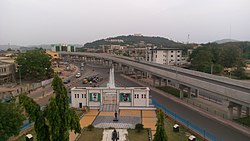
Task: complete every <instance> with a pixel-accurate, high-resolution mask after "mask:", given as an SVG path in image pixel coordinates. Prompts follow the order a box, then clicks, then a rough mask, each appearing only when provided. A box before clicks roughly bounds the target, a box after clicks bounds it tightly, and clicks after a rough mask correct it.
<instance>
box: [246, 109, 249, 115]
mask: <svg viewBox="0 0 250 141" xmlns="http://www.w3.org/2000/svg"><path fill="white" fill-rule="evenodd" d="M246 116H249V107H247V108H246Z"/></svg>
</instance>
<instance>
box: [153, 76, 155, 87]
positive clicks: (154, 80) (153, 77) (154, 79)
mask: <svg viewBox="0 0 250 141" xmlns="http://www.w3.org/2000/svg"><path fill="white" fill-rule="evenodd" d="M152 79H153V86H155V77H154V76H152Z"/></svg>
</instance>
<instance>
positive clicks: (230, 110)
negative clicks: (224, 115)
mask: <svg viewBox="0 0 250 141" xmlns="http://www.w3.org/2000/svg"><path fill="white" fill-rule="evenodd" d="M228 118H229V119H233V107H232V106H229V107H228Z"/></svg>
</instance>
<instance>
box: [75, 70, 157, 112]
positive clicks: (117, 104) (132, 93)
mask: <svg viewBox="0 0 250 141" xmlns="http://www.w3.org/2000/svg"><path fill="white" fill-rule="evenodd" d="M149 90H150V89H149V88H148V87H115V79H114V69H113V68H111V69H110V75H109V82H108V84H107V87H73V88H72V89H71V106H72V107H75V108H83V107H86V106H88V107H89V108H90V109H99V110H100V111H117V110H119V109H151V108H153V107H152V106H150V105H149V100H150V99H149Z"/></svg>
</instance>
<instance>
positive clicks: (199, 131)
mask: <svg viewBox="0 0 250 141" xmlns="http://www.w3.org/2000/svg"><path fill="white" fill-rule="evenodd" d="M152 104H154V105H155V106H156V107H157V108H160V109H162V110H163V111H164V112H165V114H167V115H168V116H169V117H171V118H172V119H174V120H176V121H178V122H179V123H181V124H182V125H184V126H186V127H187V128H189V129H190V130H192V131H193V132H195V133H197V134H199V135H200V136H201V137H203V138H204V139H206V140H209V141H223V140H222V139H220V138H218V137H217V136H215V135H214V134H212V133H210V132H208V131H207V130H205V129H203V128H201V127H199V126H198V125H196V124H194V123H192V122H190V121H188V120H186V119H185V118H183V117H181V116H180V115H178V114H176V113H174V112H172V111H170V110H169V109H168V108H166V107H164V106H163V105H161V104H159V103H157V102H156V101H154V100H152Z"/></svg>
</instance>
